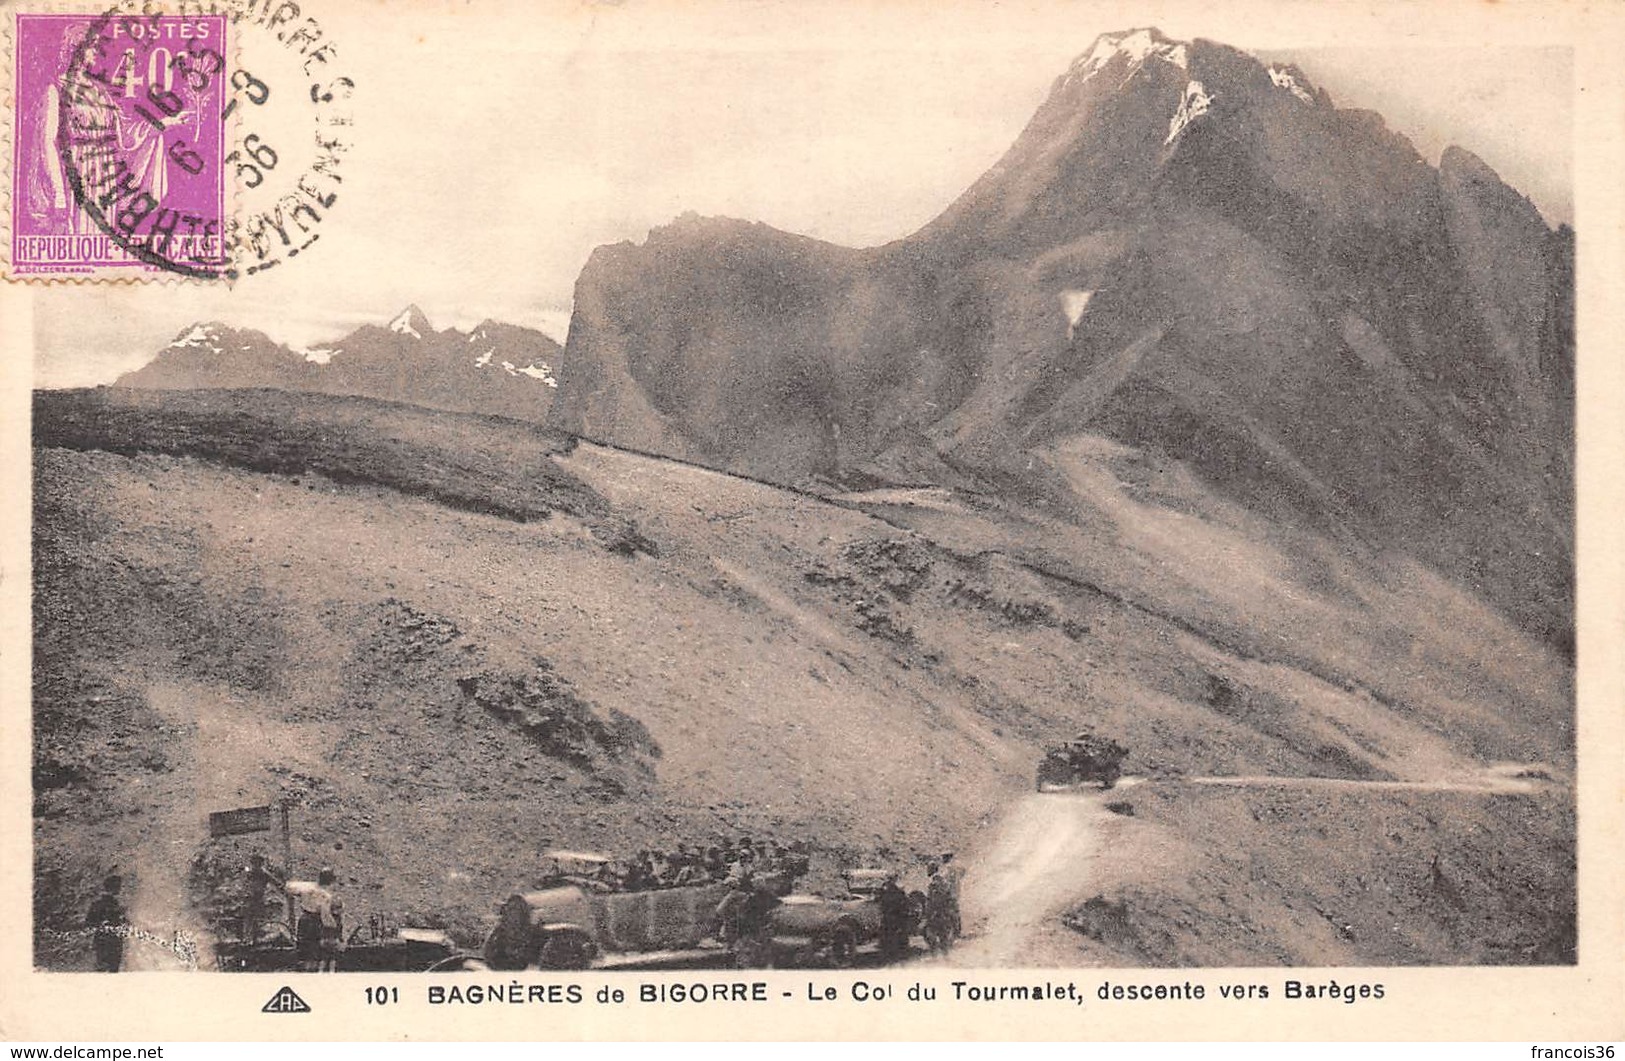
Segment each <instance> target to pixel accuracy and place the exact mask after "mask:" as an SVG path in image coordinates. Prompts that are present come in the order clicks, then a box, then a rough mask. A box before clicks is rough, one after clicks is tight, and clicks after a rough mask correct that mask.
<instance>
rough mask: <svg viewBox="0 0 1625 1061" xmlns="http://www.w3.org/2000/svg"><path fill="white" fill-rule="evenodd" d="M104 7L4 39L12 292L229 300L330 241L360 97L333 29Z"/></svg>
mask: <svg viewBox="0 0 1625 1061" xmlns="http://www.w3.org/2000/svg"><path fill="white" fill-rule="evenodd" d="M105 2H106V0H92V4H93V6H91V5H86V6H82V7H81V9H79V10H77V11H74V10H69V11H66V12H64V11H36V12H20V11H14V12H10V13H7V14H6V16H5V18H6V21H5V22H3V23H0V31H3V32H0V36H4V37H5V38H6V45H7V55H6V58H7V59H8V60H9V67H8V68H7V69H6V70H5V73H4V79H3V81H0V86H3V88H4V92H3V93H0V99H5V100H8V101H10V103H11V106H10V107H9V111H10V114H9V115H8V116H7V119H6V122H5V124H4V125H3V126H0V147H3V148H4V152H3V157H4V158H5V161H6V164H7V165H8V167H9V169H8V171H7V173H6V175H5V180H4V182H3V183H0V188H3V190H4V195H3V196H0V201H4V202H5V209H4V210H3V211H0V247H3V250H0V276H3V277H4V278H5V279H8V280H13V281H23V282H28V281H33V282H41V281H44V282H50V281H57V282H61V281H69V282H87V281H89V282H120V281H122V282H130V281H135V282H153V281H175V280H190V281H201V282H225V283H228V284H229V283H230V282H232V281H235V280H237V279H240V278H242V277H246V276H252V275H254V274H256V273H261V272H264V271H266V270H268V269H271V268H274V267H276V266H278V265H281V264H283V263H285V262H288V261H291V260H292V259H294V258H296V257H298V255H299V254H300V253H301V252H303V251H305V250H307V249H309V248H310V247H311V246H312V245H313V244H315V243H316V242H317V241H318V240H320V239H321V237H322V231H323V224H322V223H323V221H324V220H325V218H326V217H327V215H328V213H329V211H331V210H332V208H333V206H334V204H335V203H336V202H337V201H338V199H339V192H340V190H341V187H342V184H343V179H344V178H343V169H344V166H343V165H342V163H343V159H344V157H345V155H346V154H347V153H348V152H349V150H350V147H351V135H350V134H351V128H352V124H353V117H352V99H351V97H352V96H353V94H354V91H355V82H354V80H353V79H352V78H351V77H350V76H348V74H347V73H346V72H345V71H344V70H343V69H341V68H340V67H339V65H338V63H337V49H336V47H335V45H334V44H333V42H332V40H331V39H330V38H329V35H328V33H327V29H326V27H325V26H324V25H323V23H322V22H320V21H319V20H318V19H316V18H315V17H313V16H312V15H310V14H309V13H307V12H305V11H303V10H302V9H301V8H300V7H299V5H298V4H296V3H293V2H292V0H286V2H283V3H281V4H258V3H249V4H241V3H232V2H218V3H217V2H214V0H202V2H186V3H175V4H169V3H163V4H160V3H149V2H144V0H117V2H115V3H113V4H111V6H108V7H105V8H103V7H102V4H103V3H105ZM0 109H5V108H0Z"/></svg>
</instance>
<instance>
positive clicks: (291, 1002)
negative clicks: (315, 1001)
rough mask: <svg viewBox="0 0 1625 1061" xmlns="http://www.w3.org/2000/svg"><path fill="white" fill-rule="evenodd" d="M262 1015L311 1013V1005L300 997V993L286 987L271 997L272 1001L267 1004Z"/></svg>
mask: <svg viewBox="0 0 1625 1061" xmlns="http://www.w3.org/2000/svg"><path fill="white" fill-rule="evenodd" d="M260 1012H261V1013H309V1012H310V1004H309V1003H307V1002H306V1001H305V1000H304V999H302V998H300V997H299V994H298V992H296V991H294V989H293V988H291V987H284V988H283V989H282V990H280V991H278V992H277V993H276V994H274V995H272V996H271V1001H269V1002H267V1003H266V1004H265V1008H264V1009H262V1010H260Z"/></svg>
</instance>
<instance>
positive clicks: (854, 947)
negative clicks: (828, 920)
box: [824, 924, 858, 969]
mask: <svg viewBox="0 0 1625 1061" xmlns="http://www.w3.org/2000/svg"><path fill="white" fill-rule="evenodd" d="M857 957H858V933H857V930H856V929H854V928H853V927H852V926H851V925H845V924H842V925H836V926H835V928H834V929H833V930H832V931H831V932H830V934H829V936H828V938H827V939H825V941H824V964H825V965H827V966H828V967H829V968H831V969H850V968H851V967H852V963H853V962H855V961H856V960H857Z"/></svg>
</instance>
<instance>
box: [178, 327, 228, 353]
mask: <svg viewBox="0 0 1625 1061" xmlns="http://www.w3.org/2000/svg"><path fill="white" fill-rule="evenodd" d="M169 347H170V349H171V350H212V351H214V352H215V353H217V354H218V353H220V349H221V348H220V328H219V326H218V325H214V324H194V325H192V328H191V330H190V331H188V332H187V333H186V334H185V335H182V336H180V337H179V338H177V339H176V340H175V341H174V342H172V343H170V344H169Z"/></svg>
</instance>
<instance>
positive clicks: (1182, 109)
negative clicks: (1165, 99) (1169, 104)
mask: <svg viewBox="0 0 1625 1061" xmlns="http://www.w3.org/2000/svg"><path fill="white" fill-rule="evenodd" d="M1212 106H1213V97H1212V96H1210V95H1208V94H1207V89H1205V88H1203V87H1202V83H1201V82H1200V81H1190V82H1187V83H1186V85H1185V95H1184V96H1183V97H1182V98H1181V99H1180V101H1179V109H1178V110H1177V111H1175V112H1174V116H1173V117H1172V118H1170V119H1168V139H1166V140H1164V141H1163V143H1164V144H1171V143H1173V142H1174V138H1175V137H1177V136H1178V135H1179V134H1180V133H1182V132H1184V131H1185V127H1186V126H1188V125H1190V123H1191V122H1193V121H1195V120H1196V119H1198V118H1200V117H1201V116H1202V115H1204V114H1206V113H1207V112H1208V108H1210V107H1212Z"/></svg>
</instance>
